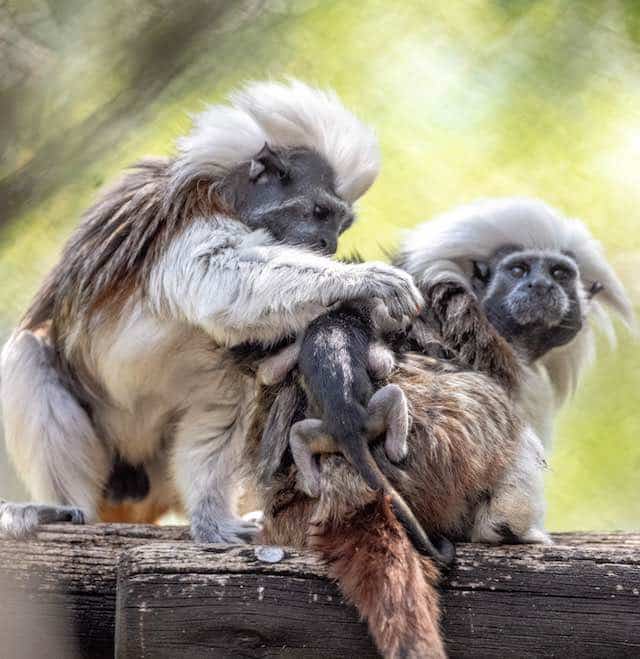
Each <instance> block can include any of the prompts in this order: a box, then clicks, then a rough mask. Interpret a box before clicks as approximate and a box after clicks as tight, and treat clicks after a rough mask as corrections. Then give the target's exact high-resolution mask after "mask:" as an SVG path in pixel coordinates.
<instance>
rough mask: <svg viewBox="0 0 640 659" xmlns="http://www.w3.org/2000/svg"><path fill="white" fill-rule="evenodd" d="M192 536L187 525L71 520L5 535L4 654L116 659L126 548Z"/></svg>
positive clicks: (0, 576)
mask: <svg viewBox="0 0 640 659" xmlns="http://www.w3.org/2000/svg"><path fill="white" fill-rule="evenodd" d="M188 538H189V534H188V532H187V530H186V529H184V528H171V527H162V528H161V527H153V526H135V525H124V524H122V525H108V524H101V525H97V526H70V525H66V524H65V525H56V526H49V527H44V529H43V530H42V531H41V532H40V533H39V534H38V535H37V537H36V538H34V539H32V540H29V541H26V542H17V541H11V540H6V539H0V611H1V613H0V656H2V657H11V658H12V659H14V658H22V657H25V658H26V657H29V658H30V659H31V658H33V657H45V656H46V657H56V658H57V657H61V658H62V657H64V658H65V659H66V658H67V657H92V658H93V657H113V647H114V637H113V631H114V616H115V599H116V568H117V561H118V558H119V556H120V554H121V552H122V551H123V550H124V549H125V548H128V547H132V546H135V545H140V544H148V543H151V542H157V541H159V540H162V541H164V542H167V541H174V542H176V541H180V540H185V539H188Z"/></svg>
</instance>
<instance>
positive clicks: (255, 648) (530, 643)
mask: <svg viewBox="0 0 640 659" xmlns="http://www.w3.org/2000/svg"><path fill="white" fill-rule="evenodd" d="M187 539H188V533H187V531H186V529H184V528H169V527H148V526H129V525H97V526H93V527H91V526H88V527H71V526H65V525H61V526H56V527H47V528H46V529H45V530H43V531H42V532H41V533H40V534H39V535H38V536H37V538H35V539H34V540H31V541H29V542H14V541H9V540H0V593H1V600H0V601H1V602H2V603H1V605H0V608H1V611H2V614H1V615H0V648H1V650H0V656H2V657H4V656H7V657H36V656H38V657H41V656H51V657H79V656H82V657H103V656H104V657H106V656H113V652H114V624H115V627H116V632H115V635H116V652H117V656H118V657H187V656H188V657H200V656H208V657H211V656H216V657H275V656H296V657H300V656H304V657H369V656H376V653H375V650H374V648H373V646H372V644H371V641H370V640H369V638H368V635H367V631H366V626H365V625H364V623H361V622H360V621H359V620H358V616H357V614H356V612H355V610H354V609H353V608H352V607H350V606H348V605H346V604H345V603H344V602H343V601H342V598H341V596H340V593H339V592H338V590H337V588H336V587H335V585H334V584H332V583H331V582H329V581H328V580H327V579H326V571H325V569H324V567H323V566H322V565H321V564H320V563H319V562H318V561H317V560H316V559H315V558H314V557H313V556H311V555H309V554H305V553H301V552H297V551H294V550H289V549H286V550H285V552H284V558H283V559H282V560H280V561H278V562H275V563H270V562H267V561H264V560H261V558H260V555H259V554H260V552H259V550H258V549H257V548H256V547H249V546H242V547H237V546H234V547H223V546H214V545H211V546H196V545H193V544H192V543H191V542H188V541H187ZM555 541H556V544H555V545H554V546H552V547H531V546H507V547H484V546H479V545H460V546H459V550H458V559H457V561H456V565H455V567H454V568H453V569H452V570H451V572H450V574H449V575H448V577H447V579H446V580H445V583H444V584H443V604H444V607H445V622H444V630H445V636H446V638H447V647H448V650H449V653H450V655H451V657H496V656H500V657H543V656H549V657H553V656H556V657H637V656H640V534H561V535H556V536H555ZM116 576H117V580H116ZM116 592H117V596H116Z"/></svg>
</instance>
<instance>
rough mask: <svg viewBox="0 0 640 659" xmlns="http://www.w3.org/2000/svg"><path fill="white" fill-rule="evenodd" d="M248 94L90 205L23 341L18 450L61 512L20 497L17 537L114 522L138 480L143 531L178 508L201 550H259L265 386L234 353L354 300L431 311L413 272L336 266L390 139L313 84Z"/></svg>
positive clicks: (11, 512) (13, 410) (16, 383)
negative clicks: (173, 151) (256, 416)
mask: <svg viewBox="0 0 640 659" xmlns="http://www.w3.org/2000/svg"><path fill="white" fill-rule="evenodd" d="M230 99H231V102H230V104H229V105H217V106H213V107H210V108H209V109H208V110H206V111H205V112H203V113H202V114H201V115H200V116H198V117H197V118H196V120H195V127H194V129H193V130H192V132H191V133H190V134H189V135H187V136H186V137H183V138H182V139H180V140H179V141H178V155H177V156H176V157H174V158H170V159H166V160H160V159H157V160H147V161H144V162H142V163H141V164H139V165H138V166H137V167H136V168H135V169H134V170H133V171H131V172H129V173H128V174H127V175H125V177H124V178H123V179H122V181H120V183H118V184H117V185H116V186H115V187H113V188H112V189H111V190H109V191H108V192H106V193H105V194H104V195H103V196H102V197H101V198H100V199H99V200H98V202H97V203H96V204H95V205H94V206H93V207H92V208H90V209H89V211H88V212H87V214H86V215H85V217H84V219H83V220H82V222H81V224H80V225H79V227H78V228H77V230H76V232H75V233H74V234H73V236H72V237H71V239H70V240H69V242H68V244H67V245H66V247H65V249H64V251H63V254H62V256H61V259H60V261H59V263H58V264H57V265H56V266H55V268H54V269H53V271H52V272H51V273H50V275H49V276H48V278H47V279H46V281H45V282H44V284H43V286H42V288H41V289H40V291H39V292H38V293H37V295H36V297H35V299H34V301H33V303H32V305H31V307H30V308H29V310H28V311H27V313H26V315H25V317H24V318H23V320H22V322H21V323H20V326H19V327H18V329H17V330H16V332H15V333H14V334H13V336H12V337H11V338H10V340H9V342H8V343H7V345H6V346H5V348H4V351H3V353H2V412H3V418H4V427H5V438H6V442H7V447H8V452H9V454H10V456H11V457H12V459H13V462H14V464H15V466H16V468H17V471H18V472H19V474H20V475H21V477H22V478H23V480H24V481H25V483H26V484H27V486H28V487H29V489H30V491H31V494H32V495H33V497H34V498H35V499H36V500H38V501H40V502H44V503H46V504H48V505H45V506H42V505H40V506H33V505H29V504H27V505H25V504H11V503H2V504H1V509H0V529H2V530H4V531H5V532H8V533H12V534H17V535H20V534H23V533H25V532H28V531H29V530H30V529H33V527H34V526H35V525H37V524H38V523H41V522H45V521H58V520H65V519H68V520H72V521H76V522H79V521H82V520H93V519H96V518H99V517H100V516H101V514H102V517H103V518H109V514H108V499H109V498H113V497H112V496H111V495H112V494H113V492H112V493H111V494H109V492H108V491H107V490H114V489H115V490H117V489H118V487H119V485H118V483H119V482H122V478H121V477H122V476H124V478H125V480H127V479H128V480H131V479H133V481H134V482H135V484H136V487H135V489H136V493H137V494H138V495H139V496H140V495H142V497H143V501H142V504H141V505H143V506H145V512H144V513H143V514H142V515H138V516H137V519H138V520H141V519H145V518H146V519H147V521H151V519H150V518H151V517H154V516H155V515H157V514H158V513H160V512H162V511H164V510H167V509H175V508H178V509H183V510H184V511H185V512H186V513H187V515H188V517H189V518H190V521H191V529H192V533H193V537H194V538H195V539H196V540H198V541H209V542H221V541H222V542H236V541H239V540H243V539H246V538H247V536H250V535H252V534H253V533H254V532H255V530H256V527H255V526H254V525H252V524H248V523H246V522H244V521H242V520H241V519H240V518H238V517H237V516H236V514H235V512H234V498H235V492H236V490H237V486H238V484H239V481H240V480H241V477H242V475H243V463H242V454H243V442H244V436H245V432H246V421H245V419H246V417H247V411H248V409H249V408H250V406H251V402H252V400H253V394H254V382H253V381H252V380H251V378H248V377H247V376H245V375H244V374H242V373H241V372H240V370H239V369H238V368H237V367H236V365H235V362H234V360H233V359H232V358H231V357H230V355H229V348H230V347H231V346H234V345H236V344H239V343H242V342H246V341H255V342H260V343H263V344H268V343H276V342H278V341H279V340H280V339H282V338H283V337H285V336H288V335H290V334H293V333H296V332H298V331H299V330H301V329H302V328H303V327H305V326H306V324H307V323H308V322H309V321H310V320H312V319H313V318H314V317H316V316H317V315H318V314H320V313H321V312H322V311H323V310H325V309H327V308H328V307H330V306H331V305H333V304H334V303H335V302H337V301H341V300H349V299H353V298H360V297H363V296H364V297H375V298H379V299H381V300H384V304H385V305H386V306H387V308H388V311H389V313H390V314H391V315H392V316H394V317H396V318H400V317H404V316H411V315H412V314H414V313H415V312H416V311H417V309H418V307H419V305H420V303H421V297H420V294H419V292H418V291H417V289H416V288H415V286H414V285H413V282H412V280H411V278H410V277H408V276H407V275H406V273H403V272H401V271H399V270H397V269H394V268H393V267H390V266H388V265H384V264H357V265H349V264H344V263H339V262H336V261H334V260H331V259H330V258H329V255H330V254H332V253H333V252H335V249H336V245H337V240H338V236H339V235H340V234H341V233H342V231H344V230H345V229H346V228H347V227H348V226H350V225H351V223H352V222H353V219H354V213H353V207H352V205H353V202H354V201H355V200H356V199H358V198H359V197H360V196H361V195H362V194H363V193H364V192H365V191H366V190H367V189H368V188H369V186H370V185H371V184H372V182H373V180H374V178H375V176H376V174H377V172H378V167H379V155H378V145H377V141H376V139H375V136H374V134H373V132H372V131H371V130H370V129H369V128H367V127H366V126H364V125H363V124H362V123H361V122H360V121H359V120H358V119H357V118H356V117H355V116H354V115H353V114H351V113H350V112H349V111H348V110H346V109H345V108H344V107H343V106H342V104H341V103H340V101H339V100H338V99H337V97H336V96H335V95H334V94H331V93H326V92H323V91H319V90H316V89H312V88H310V87H308V86H306V85H303V84H302V83H299V82H291V83H290V84H287V85H283V84H275V83H257V84H252V85H249V86H248V87H246V88H245V89H243V90H241V91H238V92H236V93H234V94H232V95H231V97H230ZM122 463H124V464H125V465H129V466H130V468H129V470H128V471H127V469H126V468H125V469H124V470H123V469H122V468H121V465H122ZM114 465H115V467H114ZM139 468H143V469H142V471H140V470H139ZM141 474H146V476H147V478H148V482H147V483H145V481H144V478H138V477H139V476H140V475H141ZM145 492H146V494H145ZM105 509H107V512H105ZM101 510H102V513H101ZM145 513H146V514H145Z"/></svg>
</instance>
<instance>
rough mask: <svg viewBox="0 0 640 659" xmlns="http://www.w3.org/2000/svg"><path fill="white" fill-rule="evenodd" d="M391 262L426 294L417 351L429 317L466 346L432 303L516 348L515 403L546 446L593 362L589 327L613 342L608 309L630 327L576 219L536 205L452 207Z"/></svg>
mask: <svg viewBox="0 0 640 659" xmlns="http://www.w3.org/2000/svg"><path fill="white" fill-rule="evenodd" d="M395 263H396V264H397V265H399V266H400V267H402V268H404V269H406V270H407V271H408V272H410V273H411V275H412V276H413V277H414V278H415V280H416V282H417V283H418V285H419V286H420V288H421V289H422V290H423V292H425V293H426V294H427V295H428V296H429V297H430V298H431V301H430V302H431V303H430V304H427V305H425V309H428V310H429V312H428V313H427V314H424V315H423V316H422V318H421V322H417V323H416V324H415V330H414V337H416V338H417V345H414V347H419V348H420V349H422V348H423V347H424V346H426V345H427V344H428V342H429V336H430V328H432V327H433V321H434V320H435V321H436V325H437V326H438V330H441V331H442V332H443V333H444V334H445V338H446V342H447V343H448V345H449V346H450V347H451V348H452V349H453V351H454V353H456V354H457V353H459V351H460V350H464V347H463V346H462V343H463V340H461V330H460V327H463V328H464V325H462V326H460V327H459V326H458V325H457V324H456V323H451V324H446V323H445V324H443V323H442V322H441V319H440V320H438V319H437V318H436V316H437V309H436V310H435V312H434V310H433V306H434V303H435V305H436V306H437V305H438V297H444V298H446V300H447V304H449V303H451V304H455V306H456V307H457V309H458V312H457V313H458V315H459V316H460V317H464V316H465V314H467V313H469V314H470V321H469V328H470V329H471V328H472V325H473V318H482V322H483V323H484V322H485V321H486V320H488V321H489V324H490V325H491V327H492V328H493V329H494V330H495V331H494V332H493V333H492V334H491V333H487V336H493V338H492V339H491V341H496V338H495V335H496V334H498V335H499V336H501V337H503V338H504V339H505V340H506V341H507V342H509V344H510V345H511V346H513V348H514V349H515V350H516V352H517V353H518V355H519V356H520V357H521V359H522V361H523V368H524V370H525V373H524V377H523V378H522V386H521V387H520V390H519V395H518V402H519V404H520V405H521V406H522V408H523V411H524V414H525V417H526V419H527V420H528V421H529V423H530V424H531V425H532V426H533V428H534V429H535V431H536V433H537V434H538V436H539V437H540V438H541V440H542V441H543V443H544V445H545V447H549V446H550V443H551V437H552V434H553V420H554V417H555V414H556V412H557V410H558V408H559V407H560V406H561V405H562V403H563V402H564V401H565V400H566V399H567V397H568V396H569V395H570V394H571V393H573V391H574V390H575V387H576V386H577V383H578V380H579V376H580V373H581V372H582V370H583V369H584V367H585V366H586V365H587V364H588V363H589V361H590V360H591V359H592V358H593V355H594V353H595V344H594V332H593V327H594V326H596V327H597V326H599V327H601V328H602V329H603V330H604V331H605V333H606V334H607V335H608V336H609V337H610V338H611V339H613V337H614V330H613V326H612V323H611V319H610V317H609V312H613V313H614V314H617V315H618V316H619V317H620V318H622V320H623V321H624V322H625V323H627V324H628V325H633V323H634V318H633V311H632V307H631V304H630V302H629V299H628V297H627V295H626V293H625V291H624V288H623V286H622V284H621V282H620V280H619V279H618V277H617V276H616V274H615V272H614V271H613V269H612V268H611V266H610V264H609V263H608V262H607V260H606V258H605V256H604V254H603V251H602V248H601V246H600V244H599V243H598V242H597V241H596V240H595V239H594V238H593V236H592V235H591V234H590V233H589V230H588V229H587V227H586V226H585V225H584V224H583V223H582V222H580V221H579V220H576V219H569V218H566V217H563V216H562V215H561V214H560V213H559V212H558V211H557V210H555V209H553V208H551V207H550V206H548V205H547V204H545V203H543V202H542V201H540V200H536V199H527V198H504V199H488V200H484V201H479V202H476V203H472V204H469V205H466V206H461V207H459V208H456V209H454V210H452V211H449V212H447V213H445V214H443V215H441V216H439V217H436V218H435V219H433V220H430V221H428V222H425V223H424V224H422V225H420V226H418V227H417V228H416V229H414V230H412V231H411V232H409V234H408V235H407V236H406V238H405V240H404V242H403V245H402V247H401V249H400V252H399V255H398V257H397V258H396V259H395ZM436 284H437V285H438V286H437V287H435V286H436ZM565 329H566V331H564V330H565ZM425 330H426V331H425ZM463 359H464V355H463ZM465 361H467V362H470V361H472V360H470V359H469V358H466V359H465Z"/></svg>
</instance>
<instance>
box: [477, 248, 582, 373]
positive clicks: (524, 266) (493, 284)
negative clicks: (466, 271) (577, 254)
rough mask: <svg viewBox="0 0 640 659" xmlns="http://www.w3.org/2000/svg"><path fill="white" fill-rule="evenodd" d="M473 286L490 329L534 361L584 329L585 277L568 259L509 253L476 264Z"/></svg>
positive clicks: (554, 254)
mask: <svg viewBox="0 0 640 659" xmlns="http://www.w3.org/2000/svg"><path fill="white" fill-rule="evenodd" d="M474 283H475V286H476V290H477V291H478V293H479V297H480V299H481V301H482V305H483V307H484V309H485V312H486V314H487V317H488V318H489V320H490V321H491V324H492V325H493V326H494V327H495V328H496V329H497V330H498V331H499V332H500V334H502V336H504V337H505V338H506V339H507V340H508V341H509V342H510V343H512V344H513V345H515V346H516V347H517V348H518V349H519V350H520V351H521V352H522V353H523V354H524V355H525V356H526V357H528V358H529V359H531V360H535V359H538V358H539V357H542V355H544V354H545V353H546V352H548V351H549V350H551V349H552V348H555V347H558V346H562V345H565V344H567V343H568V342H569V341H571V339H573V338H574V337H575V336H576V334H578V332H579V331H580V329H581V328H582V315H583V311H582V306H581V301H580V297H579V286H581V282H580V276H579V272H578V268H577V266H576V264H575V261H574V260H573V259H572V258H571V257H570V256H568V255H566V254H562V253H560V252H549V251H547V252H537V251H526V250H522V249H519V248H517V247H505V248H502V249H500V250H498V252H496V254H495V255H494V256H493V258H492V259H491V261H490V262H489V263H488V264H476V276H475V282H474Z"/></svg>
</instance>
